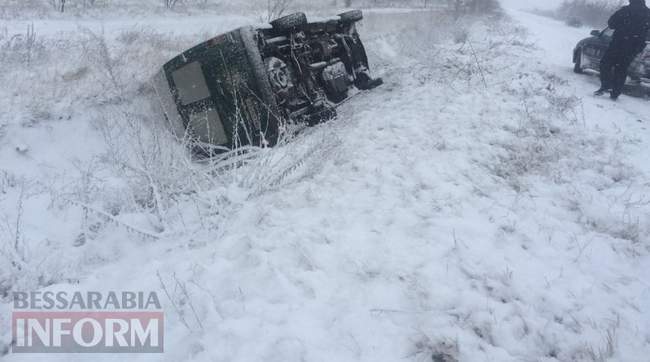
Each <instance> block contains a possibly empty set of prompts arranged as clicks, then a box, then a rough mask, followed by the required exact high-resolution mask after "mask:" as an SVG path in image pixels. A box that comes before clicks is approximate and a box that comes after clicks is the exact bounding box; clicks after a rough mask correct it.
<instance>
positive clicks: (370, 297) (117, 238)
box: [0, 2, 650, 362]
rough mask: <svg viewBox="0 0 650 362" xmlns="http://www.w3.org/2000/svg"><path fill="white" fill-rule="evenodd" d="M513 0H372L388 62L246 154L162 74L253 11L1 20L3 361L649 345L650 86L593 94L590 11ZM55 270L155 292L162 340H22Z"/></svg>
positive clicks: (380, 56)
mask: <svg viewBox="0 0 650 362" xmlns="http://www.w3.org/2000/svg"><path fill="white" fill-rule="evenodd" d="M513 3H515V5H521V3H519V2H513ZM507 4H510V3H507ZM510 5H511V4H510ZM510 5H509V6H508V9H507V11H506V13H507V16H490V17H481V18H473V17H466V18H461V19H459V20H456V21H455V20H453V19H452V18H451V17H448V16H446V15H444V14H441V13H426V14H423V13H419V12H416V13H408V12H403V11H401V12H390V11H382V12H377V13H375V14H371V15H369V16H368V17H367V19H366V21H365V24H364V25H363V27H362V28H361V30H360V31H361V34H362V37H363V38H364V39H365V40H366V47H367V48H368V49H369V50H370V58H371V62H372V64H373V66H374V72H375V73H377V74H378V75H381V76H382V77H384V80H385V81H386V84H385V85H384V86H382V87H380V88H378V89H376V90H373V91H371V92H367V93H363V94H360V95H359V96H357V97H355V98H353V99H352V100H351V101H349V102H347V103H346V104H345V105H343V106H342V107H341V108H340V109H339V112H340V115H339V118H338V119H336V120H334V121H332V122H329V123H326V124H322V125H319V126H317V127H314V128H311V129H308V130H306V131H305V132H303V133H302V134H300V135H298V136H296V137H295V138H293V139H291V140H287V142H286V143H283V144H281V145H280V146H279V147H277V148H275V149H272V150H259V151H257V152H254V153H253V154H252V156H251V157H250V158H249V159H247V160H245V162H243V164H242V165H241V166H240V167H235V168H233V167H230V165H228V164H227V161H220V162H214V163H208V164H199V163H193V162H191V161H190V160H188V157H187V155H186V154H185V152H184V151H183V150H182V149H181V147H180V146H179V145H176V144H174V143H173V142H172V141H171V140H170V138H169V137H168V135H166V134H165V133H164V132H161V131H160V130H159V127H157V126H156V125H157V122H156V120H154V119H151V116H150V114H151V112H150V111H149V108H148V107H149V106H148V103H147V102H146V99H148V97H149V96H150V95H151V91H150V90H149V87H148V85H147V84H148V83H147V80H148V78H149V77H150V76H151V74H152V73H153V71H154V70H155V68H156V67H157V66H159V65H160V64H162V63H163V62H164V61H165V60H167V59H168V58H169V57H171V56H174V55H175V54H176V53H177V52H179V51H181V50H183V49H185V48H187V47H189V46H191V45H193V44H194V43H196V42H198V41H200V40H203V39H207V37H209V36H212V35H214V34H215V33H219V32H222V31H226V30H229V29H230V28H232V27H235V26H238V25H240V24H245V23H249V22H255V21H258V20H259V19H258V17H257V15H251V16H242V17H240V18H237V17H224V18H219V17H207V16H203V17H202V16H192V17H188V18H186V19H177V20H176V21H171V20H169V19H164V18H156V17H153V18H150V19H146V20H138V21H133V20H129V19H122V20H120V19H116V20H112V21H110V22H108V21H107V22H105V23H102V22H99V23H97V22H90V23H89V22H87V20H70V19H67V20H66V19H59V20H57V21H51V20H48V21H45V20H42V21H34V22H33V23H34V32H35V38H33V40H31V41H30V40H29V39H30V37H29V36H28V34H27V33H25V32H26V30H27V26H28V25H29V24H31V23H32V22H27V23H26V22H24V21H14V22H12V21H7V22H5V23H2V24H0V34H4V38H0V39H5V40H6V39H8V38H9V37H11V36H12V35H13V34H17V33H22V34H23V36H22V37H21V38H18V40H15V43H12V44H13V45H12V47H11V48H9V47H8V48H5V49H3V51H2V52H0V61H1V62H3V64H2V68H3V72H1V73H0V82H2V84H3V85H4V86H3V87H2V88H0V109H2V111H1V112H0V252H1V253H0V295H1V296H2V297H3V301H4V302H3V303H2V304H1V305H0V325H1V326H2V328H1V329H0V352H2V351H3V350H4V351H5V352H4V353H3V354H4V355H3V356H2V360H3V361H43V360H47V361H85V360H93V361H95V360H101V361H108V360H110V361H122V360H133V361H170V362H171V361H173V362H176V361H262V360H263V361H269V362H271V361H278V362H280V361H282V362H286V361H373V362H378V361H387V362H388V361H390V362H395V361H431V360H432V359H433V360H434V361H438V360H436V359H435V358H438V357H441V356H447V357H450V358H451V359H450V360H457V361H498V362H502V361H504V362H505V361H545V362H547V361H548V362H550V361H599V362H600V361H623V362H627V361H647V360H648V356H649V355H650V282H649V281H648V278H647V276H648V275H650V179H649V176H650V163H648V161H647V160H648V157H649V156H650V153H649V151H648V147H649V143H650V127H649V125H650V103H648V99H647V96H644V95H642V94H641V93H642V92H634V93H635V96H634V97H631V96H623V97H621V99H620V101H619V102H617V103H613V102H611V101H609V99H607V98H594V97H592V96H591V95H590V94H591V92H592V91H593V90H595V89H596V88H597V87H598V81H597V77H595V76H593V75H591V76H590V75H575V74H573V73H572V64H571V52H572V49H573V46H574V45H575V43H576V42H577V41H578V40H580V39H581V38H583V37H586V36H587V35H588V34H589V30H590V29H584V28H583V29H575V28H569V27H566V26H565V25H564V24H563V23H561V22H557V21H554V20H551V19H548V18H544V17H539V16H536V15H532V14H530V13H526V12H522V11H520V10H517V9H518V8H520V6H510ZM26 60H29V61H26ZM35 289H40V290H53V291H59V290H69V291H75V290H93V291H95V290H99V291H109V290H147V291H148V290H155V291H158V292H159V294H160V295H161V296H164V297H163V299H162V300H161V301H162V303H163V305H164V308H165V312H166V340H165V351H166V352H165V353H164V354H162V355H128V356H124V355H97V356H84V355H47V356H46V357H44V356H39V355H18V354H10V353H9V354H8V353H7V351H8V349H9V346H10V344H11V331H10V329H9V328H8V326H9V325H10V314H11V307H12V306H11V303H10V298H9V296H10V293H11V292H13V291H24V290H28V291H29V290H35ZM167 295H168V296H169V297H167Z"/></svg>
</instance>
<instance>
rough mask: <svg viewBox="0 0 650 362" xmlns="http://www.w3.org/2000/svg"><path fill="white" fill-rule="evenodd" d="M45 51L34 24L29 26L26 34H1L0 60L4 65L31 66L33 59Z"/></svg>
mask: <svg viewBox="0 0 650 362" xmlns="http://www.w3.org/2000/svg"><path fill="white" fill-rule="evenodd" d="M43 50H44V45H43V42H42V41H41V40H40V39H38V37H37V36H36V32H35V31H34V25H33V24H31V25H28V26H27V29H26V31H25V33H18V34H9V33H8V32H6V31H5V32H0V60H1V61H2V62H3V63H4V64H9V63H24V64H27V65H31V63H32V61H33V59H34V58H36V57H38V56H39V55H41V53H42V52H43Z"/></svg>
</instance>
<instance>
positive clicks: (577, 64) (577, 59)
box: [573, 49, 584, 74]
mask: <svg viewBox="0 0 650 362" xmlns="http://www.w3.org/2000/svg"><path fill="white" fill-rule="evenodd" d="M573 63H574V66H573V72H574V73H576V74H582V73H584V70H583V69H582V49H579V50H576V53H575V54H574V55H573Z"/></svg>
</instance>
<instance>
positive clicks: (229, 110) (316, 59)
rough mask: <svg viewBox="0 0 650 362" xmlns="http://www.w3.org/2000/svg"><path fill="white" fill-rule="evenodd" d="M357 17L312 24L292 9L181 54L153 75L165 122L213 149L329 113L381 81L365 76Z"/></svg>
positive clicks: (264, 141) (266, 139) (272, 139)
mask: <svg viewBox="0 0 650 362" xmlns="http://www.w3.org/2000/svg"><path fill="white" fill-rule="evenodd" d="M362 19H363V13H362V12H361V11H359V10H354V11H349V12H346V13H343V14H340V15H339V16H338V17H336V18H331V19H326V20H321V21H316V22H308V21H307V17H306V15H305V14H304V13H296V14H292V15H288V16H285V17H282V18H280V19H277V20H274V21H272V22H271V23H270V25H265V26H258V27H252V26H249V27H243V28H239V29H237V30H234V31H231V32H229V33H226V34H223V35H219V36H217V37H215V38H213V39H210V40H208V41H206V42H204V43H202V44H199V45H197V46H196V47H194V48H192V49H189V50H187V51H185V52H183V53H182V54H180V55H178V56H177V57H175V58H174V59H172V60H171V61H169V62H168V63H167V64H165V65H164V66H163V69H162V70H161V71H160V72H159V73H158V75H157V76H156V77H155V79H154V88H155V90H156V93H157V95H158V97H157V98H158V99H159V100H160V104H161V105H162V107H161V108H162V109H163V110H164V116H165V118H166V119H167V122H168V123H169V124H170V125H171V126H172V129H173V130H174V132H175V134H176V135H177V136H178V137H180V138H183V139H184V140H190V141H191V144H192V147H193V148H195V149H196V148H197V147H198V148H199V149H200V150H202V151H203V152H205V151H206V150H209V153H211V154H212V153H214V152H222V151H226V150H231V149H235V148H237V147H240V146H243V145H255V146H273V145H274V144H275V143H276V142H277V139H278V134H279V132H281V130H282V127H283V125H284V124H286V123H304V124H308V125H313V124H316V123H319V122H321V121H324V120H328V119H331V118H333V117H334V116H335V115H336V106H337V104H339V103H341V102H343V101H344V100H346V99H347V98H348V97H349V95H350V91H352V90H353V89H358V90H367V89H371V88H374V87H376V86H378V85H380V84H381V83H382V81H381V79H374V78H372V77H371V75H370V69H369V68H370V67H369V64H368V57H367V55H366V50H365V48H364V45H363V43H362V42H361V39H360V37H359V34H358V32H357V28H356V23H357V22H359V21H360V20H362Z"/></svg>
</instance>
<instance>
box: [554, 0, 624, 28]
mask: <svg viewBox="0 0 650 362" xmlns="http://www.w3.org/2000/svg"><path fill="white" fill-rule="evenodd" d="M625 3H626V2H625V1H621V0H565V1H564V2H563V3H562V5H560V7H559V8H558V10H557V12H556V16H557V17H558V18H560V19H562V20H564V21H566V23H567V25H569V26H575V27H579V26H582V24H588V25H591V26H595V27H603V26H604V25H605V24H607V20H608V19H609V17H610V16H611V15H612V14H613V13H614V12H615V11H616V10H617V9H618V8H620V7H621V6H623V5H625Z"/></svg>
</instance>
